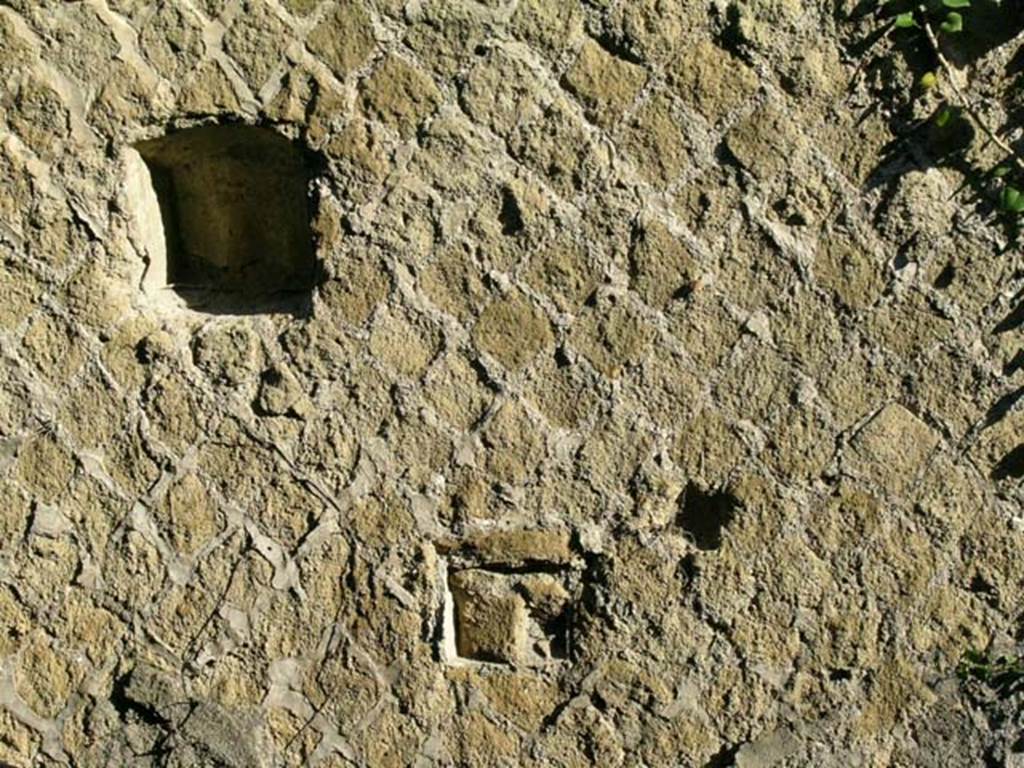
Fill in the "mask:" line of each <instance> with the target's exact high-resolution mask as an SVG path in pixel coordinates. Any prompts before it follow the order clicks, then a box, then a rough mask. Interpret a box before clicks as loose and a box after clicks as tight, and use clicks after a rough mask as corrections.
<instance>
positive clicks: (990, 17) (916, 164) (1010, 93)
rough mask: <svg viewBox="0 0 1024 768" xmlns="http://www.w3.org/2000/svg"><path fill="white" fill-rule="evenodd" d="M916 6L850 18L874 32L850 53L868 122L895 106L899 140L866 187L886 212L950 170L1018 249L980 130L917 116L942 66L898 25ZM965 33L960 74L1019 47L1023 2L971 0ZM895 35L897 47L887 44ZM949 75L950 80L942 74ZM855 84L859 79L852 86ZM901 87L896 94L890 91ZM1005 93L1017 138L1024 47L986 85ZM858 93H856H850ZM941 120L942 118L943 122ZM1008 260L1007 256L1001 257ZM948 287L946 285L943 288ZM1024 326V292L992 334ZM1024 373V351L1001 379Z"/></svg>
mask: <svg viewBox="0 0 1024 768" xmlns="http://www.w3.org/2000/svg"><path fill="white" fill-rule="evenodd" d="M918 5H919V3H918V2H904V1H902V0H899V1H897V2H890V3H886V4H884V5H880V4H879V3H877V2H876V1H875V0H862V2H860V3H859V4H858V5H857V7H856V8H855V9H854V10H853V11H852V12H851V13H850V14H849V17H848V21H850V22H858V21H859V22H862V23H867V22H866V20H867V19H869V18H870V19H871V27H872V30H871V31H870V32H868V33H867V34H866V35H864V36H863V37H862V38H860V39H858V40H855V41H853V42H852V43H851V44H850V45H849V46H848V49H849V51H850V53H851V54H852V55H853V56H854V57H855V58H856V59H858V60H861V61H863V62H864V63H863V65H862V72H863V74H864V76H865V77H866V78H867V79H868V80H869V81H870V82H874V83H879V84H880V89H881V90H880V92H877V93H874V94H873V95H874V96H875V97H876V98H875V99H874V100H873V102H872V105H871V106H870V107H869V108H868V110H867V111H866V112H865V114H864V115H863V118H862V119H866V118H867V117H868V116H869V114H870V112H871V111H873V110H876V109H879V108H880V105H881V104H883V103H886V104H889V105H890V106H891V110H892V111H891V117H890V119H889V129H890V131H891V133H892V134H893V135H894V136H895V137H896V138H895V139H893V141H891V142H890V143H889V144H888V145H887V146H886V147H885V148H884V150H883V154H882V159H881V162H880V163H879V164H878V165H877V166H876V167H875V168H874V170H873V171H872V172H871V174H870V176H869V178H868V182H867V185H866V186H867V188H868V189H872V188H878V187H882V188H884V190H883V203H882V204H881V206H880V207H881V208H884V207H886V206H887V204H888V202H889V201H891V200H892V199H893V198H894V197H895V195H896V193H897V190H898V187H899V183H900V179H901V177H902V176H903V175H904V174H905V173H907V172H909V171H915V170H918V171H919V170H926V169H928V168H932V167H935V168H950V169H952V170H955V171H957V172H958V173H959V174H960V175H961V176H962V177H963V179H964V182H963V186H962V187H961V188H960V189H958V190H955V192H954V190H950V192H951V193H953V194H959V193H962V192H964V191H965V190H966V191H969V194H968V195H967V202H968V205H970V206H972V207H973V209H974V211H975V212H976V213H977V214H979V215H981V216H983V217H985V218H986V219H990V220H991V219H995V218H997V217H998V220H999V221H1000V223H1001V224H1002V226H1003V227H1004V231H1005V234H1006V236H1007V240H1008V243H1009V245H1008V246H1007V249H1009V248H1012V247H1014V246H1015V245H1017V244H1019V242H1020V217H1017V216H1007V215H1002V210H1001V208H1000V202H999V201H1000V192H1001V189H1002V186H1003V184H1004V182H1005V181H1006V179H1003V180H1000V179H999V178H997V174H994V173H993V169H991V168H986V167H982V166H980V165H978V164H977V159H976V158H975V157H971V156H970V154H969V152H968V150H969V149H970V148H971V147H972V145H975V141H976V139H979V137H978V133H979V130H978V129H977V128H976V126H975V125H974V124H973V123H972V122H971V121H970V119H969V118H968V117H967V116H965V115H963V114H960V113H958V112H957V111H956V110H955V109H954V110H953V111H949V112H947V106H949V105H947V104H945V103H940V104H939V106H938V107H937V108H936V109H935V110H934V111H933V112H932V114H930V115H929V116H928V117H927V118H925V119H923V120H922V119H919V118H917V117H916V116H915V112H914V104H915V101H916V100H917V99H919V98H920V97H921V95H922V89H921V87H920V86H919V85H917V84H919V83H920V82H921V78H922V77H923V76H924V75H925V74H926V73H928V72H930V71H933V70H934V69H935V67H936V62H935V57H934V54H933V51H932V48H931V45H930V43H929V42H928V40H927V37H926V36H925V34H924V33H923V32H922V31H921V30H919V29H914V28H912V29H905V30H899V29H894V28H893V26H892V20H893V18H894V17H895V15H896V14H898V13H903V12H907V11H911V10H913V9H915V8H917V7H918ZM963 17H964V26H963V30H962V31H961V32H958V33H956V34H951V35H940V45H941V48H942V53H943V55H944V56H945V57H946V59H947V60H948V61H949V62H950V63H951V64H952V65H953V66H954V67H956V68H958V69H961V70H963V69H964V68H966V67H969V66H970V65H972V64H975V63H976V62H978V61H979V60H980V59H981V58H982V57H984V56H986V55H987V54H989V53H991V52H992V51H994V50H996V49H997V48H999V47H1000V46H1003V45H1005V44H1007V43H1009V42H1011V41H1013V40H1014V39H1015V38H1016V37H1017V36H1019V35H1020V34H1021V33H1022V32H1024V0H1001V2H1000V1H999V0H973V2H972V3H971V5H970V7H969V9H965V10H964V11H963ZM887 36H891V39H892V41H893V44H892V45H891V47H888V48H887V47H886V46H885V45H884V43H885V38H886V37H887ZM897 56H898V57H899V59H898V60H897V59H896V58H895V57H897ZM898 62H902V64H903V66H904V67H905V69H906V70H908V71H909V72H910V74H911V75H912V77H913V82H914V83H915V86H914V88H912V89H905V88H904V87H903V86H902V85H900V83H901V80H902V79H903V78H901V77H899V74H900V73H899V67H898ZM942 76H944V75H942ZM854 82H856V80H855V81H854ZM893 83H896V84H897V85H896V86H895V87H894V86H893V85H892V84H893ZM987 85H989V86H991V88H989V90H991V89H992V88H998V90H999V91H1001V92H1002V96H1001V98H1002V100H1003V101H1004V102H1005V106H1006V108H1007V119H1006V121H1005V123H1003V124H1001V125H992V126H990V128H992V129H994V130H995V131H996V132H997V133H998V134H1000V135H1002V136H1011V135H1012V134H1013V133H1015V132H1019V130H1018V129H1019V128H1020V127H1021V126H1022V125H1024V46H1022V47H1021V48H1020V49H1019V50H1018V51H1017V52H1016V53H1015V55H1013V57H1012V58H1011V59H1010V61H1009V62H1008V63H1007V64H1006V66H1005V67H1004V68H1003V71H1002V73H1001V78H1000V82H998V84H987ZM851 87H852V86H851ZM940 116H942V117H941V118H940ZM1012 146H1013V149H1014V150H1015V151H1016V152H1018V153H1020V152H1022V151H1024V138H1018V139H1017V140H1016V142H1015V143H1014V144H1013V145H1012ZM1006 178H1007V179H1010V180H1012V183H1013V184H1015V185H1016V186H1017V187H1022V186H1024V177H1021V178H1016V177H1015V176H1014V175H1013V174H1012V173H1011V175H1010V176H1009V177H1006ZM998 255H999V256H1003V255H1005V254H998ZM952 279H953V271H952V269H951V268H947V270H946V271H944V272H943V273H942V275H940V277H939V279H938V280H937V281H936V286H935V287H937V288H945V287H947V286H948V285H949V282H951V281H952ZM943 281H945V282H943ZM1022 325H1024V290H1022V291H1018V292H1017V294H1016V295H1015V296H1014V297H1013V299H1012V300H1011V303H1010V311H1009V312H1008V314H1007V315H1006V316H1005V317H1004V318H1003V319H1002V320H1001V321H999V322H998V323H997V324H996V325H995V326H994V327H993V329H992V332H993V333H996V334H1002V333H1009V332H1019V330H1020V328H1021V327H1022ZM1022 368H1024V348H1022V349H1021V350H1019V351H1018V353H1017V354H1016V356H1015V357H1014V358H1013V359H1012V360H1011V361H1010V362H1009V363H1008V364H1007V365H1006V366H1005V367H1004V370H1003V375H1004V376H1011V375H1013V374H1015V373H1017V372H1018V371H1019V370H1021V369H1022ZM1022 398H1024V387H1019V388H1017V389H1015V390H1014V391H1012V392H1011V393H1009V394H1007V395H1005V396H1004V397H1002V398H1000V400H999V402H997V403H996V404H994V405H993V406H992V407H991V408H990V409H989V411H988V414H987V416H986V419H985V421H984V424H983V425H982V429H987V428H989V427H991V426H993V425H995V424H997V423H998V422H1000V421H1001V420H1002V419H1003V418H1005V417H1006V416H1007V415H1009V413H1010V411H1011V407H1012V406H1013V405H1014V404H1016V403H1017V401H1019V400H1021V399H1022ZM990 477H991V478H992V479H993V480H1005V479H1011V478H1013V479H1019V478H1021V477H1024V443H1022V444H1021V445H1018V446H1017V447H1016V448H1014V449H1013V450H1011V451H1010V452H1009V453H1007V454H1006V455H1005V456H1003V457H1002V458H1001V459H1000V460H999V461H998V462H997V463H996V465H995V466H994V467H993V468H992V470H991V472H990Z"/></svg>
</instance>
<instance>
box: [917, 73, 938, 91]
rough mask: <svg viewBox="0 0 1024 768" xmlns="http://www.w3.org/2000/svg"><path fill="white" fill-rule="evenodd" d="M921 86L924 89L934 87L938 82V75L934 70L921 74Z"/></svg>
mask: <svg viewBox="0 0 1024 768" xmlns="http://www.w3.org/2000/svg"><path fill="white" fill-rule="evenodd" d="M920 82H921V87H922V88H924V89H926V90H927V89H929V88H934V87H935V86H936V85H938V83H939V76H938V75H937V74H935V73H934V72H925V73H924V74H923V75H921V81H920Z"/></svg>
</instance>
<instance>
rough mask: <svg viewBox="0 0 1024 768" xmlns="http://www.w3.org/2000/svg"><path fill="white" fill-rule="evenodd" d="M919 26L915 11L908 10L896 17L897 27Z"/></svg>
mask: <svg viewBox="0 0 1024 768" xmlns="http://www.w3.org/2000/svg"><path fill="white" fill-rule="evenodd" d="M916 26H917V19H915V18H914V12H913V11H907V12H906V13H901V14H900V15H899V16H897V17H896V29H909V28H910V27H916Z"/></svg>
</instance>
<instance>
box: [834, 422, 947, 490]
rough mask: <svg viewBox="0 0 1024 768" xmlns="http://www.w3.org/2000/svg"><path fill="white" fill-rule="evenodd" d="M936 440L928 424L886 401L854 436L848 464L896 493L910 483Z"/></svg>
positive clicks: (856, 472)
mask: <svg viewBox="0 0 1024 768" xmlns="http://www.w3.org/2000/svg"><path fill="white" fill-rule="evenodd" d="M938 444H939V437H938V435H937V434H936V433H935V431H934V430H933V429H932V428H931V427H930V426H928V425H927V424H925V423H924V422H923V421H921V419H919V418H918V417H917V416H915V415H914V414H912V413H911V412H910V411H908V410H907V409H906V408H904V407H903V406H902V405H899V404H898V403H890V404H889V405H886V406H885V407H884V408H882V410H881V411H879V412H878V413H877V414H876V415H875V416H874V417H873V418H872V419H871V421H869V422H868V423H867V424H866V425H865V426H864V427H863V428H862V429H861V430H860V431H859V432H858V433H857V434H856V435H855V436H854V438H853V440H852V441H851V443H850V448H851V453H850V455H849V457H848V465H849V468H850V469H851V470H852V471H853V472H854V473H855V474H857V475H861V476H864V477H869V478H871V479H873V480H875V481H876V482H878V483H879V484H881V485H882V486H883V487H884V488H886V489H889V490H891V491H893V492H895V493H900V492H902V491H904V490H906V489H907V488H909V487H910V486H911V485H912V484H913V482H914V480H915V478H916V474H917V471H918V470H919V469H920V468H921V466H922V465H923V464H924V462H925V460H926V459H927V458H928V456H929V455H930V454H931V452H932V451H933V450H934V449H935V448H936V446H938Z"/></svg>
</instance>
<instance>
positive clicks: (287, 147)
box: [134, 125, 317, 314]
mask: <svg viewBox="0 0 1024 768" xmlns="http://www.w3.org/2000/svg"><path fill="white" fill-rule="evenodd" d="M134 149H135V150H136V151H137V152H138V154H139V155H140V156H141V158H142V160H143V161H144V163H145V166H146V170H147V171H148V177H149V183H150V184H151V189H152V193H150V194H154V193H155V198H156V202H157V203H158V205H159V219H160V224H161V227H160V228H161V229H162V236H161V235H159V234H156V233H152V232H151V234H150V237H151V238H156V239H159V240H162V242H158V243H154V244H153V246H154V247H148V248H147V250H148V251H149V252H150V253H149V267H148V270H149V271H148V272H147V276H146V278H145V284H146V286H147V287H148V288H149V289H153V288H154V287H155V289H156V290H157V291H161V290H163V289H171V290H173V291H174V293H176V294H177V296H178V297H180V299H181V300H182V301H184V303H185V304H186V305H187V306H188V307H189V308H191V309H194V310H198V311H202V312H209V313H214V314H221V313H230V314H253V313H260V312H271V311H287V312H291V313H293V314H304V313H306V312H307V311H308V308H309V306H310V297H311V293H312V289H313V286H314V282H315V278H316V272H317V270H316V255H315V249H314V246H313V235H312V230H311V227H310V218H311V214H312V212H311V207H312V206H311V204H310V197H309V182H310V179H311V177H312V175H313V163H312V162H311V159H312V155H311V153H308V152H306V151H304V150H303V149H302V148H301V147H299V146H298V145H296V144H295V143H293V142H292V141H290V140H288V139H287V138H285V137H283V136H281V135H280V134H278V133H275V132H274V131H272V130H270V129H267V128H258V127H252V126H243V125H215V126H204V127H199V128H190V129H186V130H182V131H177V132H174V133H169V134H167V135H166V136H162V137H160V138H157V139H152V140H149V141H143V142H140V143H138V144H136V145H135V147H134ZM154 218H155V217H154Z"/></svg>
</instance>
